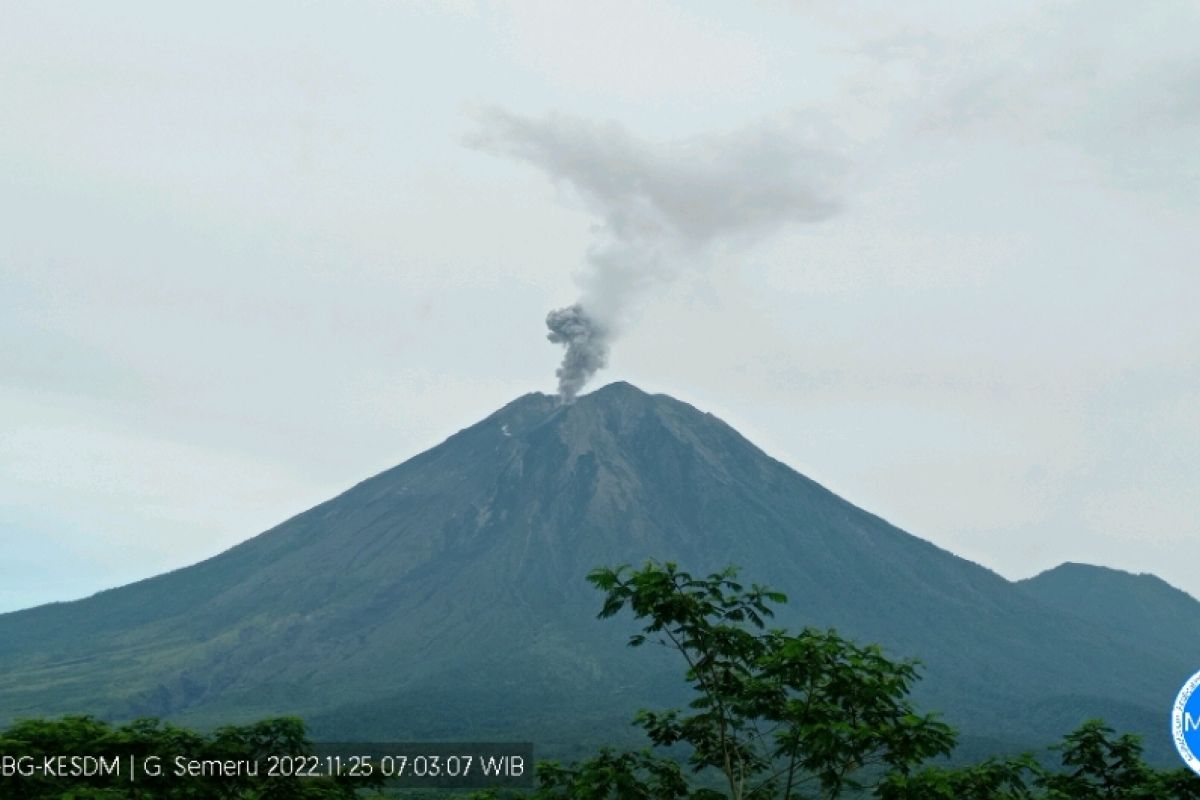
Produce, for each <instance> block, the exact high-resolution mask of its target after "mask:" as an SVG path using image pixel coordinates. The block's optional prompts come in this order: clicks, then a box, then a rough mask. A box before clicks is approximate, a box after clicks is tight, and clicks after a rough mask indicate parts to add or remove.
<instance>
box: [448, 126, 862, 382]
mask: <svg viewBox="0 0 1200 800" xmlns="http://www.w3.org/2000/svg"><path fill="white" fill-rule="evenodd" d="M817 138H818V136H817V134H816V133H815V131H814V130H813V129H812V128H811V127H810V126H804V125H801V124H798V123H795V122H793V123H791V124H762V125H758V126H754V127H750V128H746V129H743V130H740V131H737V132H734V133H729V134H722V135H710V136H702V137H696V138H691V139H686V140H682V141H674V142H663V143H659V142H649V141H645V140H641V139H638V138H636V137H634V136H633V135H631V134H630V133H629V132H628V131H626V130H625V128H623V127H622V126H620V125H618V124H616V123H612V122H596V121H590V120H582V119H577V118H574V117H568V116H562V115H551V116H548V117H546V118H543V119H531V118H527V117H522V116H519V115H516V114H512V113H510V112H507V111H504V110H501V109H490V110H488V111H486V112H484V113H483V114H481V115H480V119H479V128H478V130H477V131H476V132H475V133H474V134H473V135H471V136H470V137H469V138H468V140H467V141H468V144H469V145H470V146H473V147H475V148H477V149H480V150H483V151H486V152H489V153H493V154H497V155H503V156H508V157H512V158H516V159H518V160H520V161H524V162H526V163H528V164H532V165H533V166H536V167H538V168H539V169H541V170H542V171H543V172H545V173H546V174H547V176H549V177H550V178H551V179H552V180H553V181H554V182H555V183H557V184H559V185H561V186H563V187H565V188H567V189H568V190H569V191H570V192H571V193H572V194H574V195H575V196H576V197H578V198H579V200H581V201H582V202H583V204H584V205H585V206H586V207H587V208H588V209H589V210H590V211H591V212H592V213H593V214H595V215H596V216H597V217H598V218H599V220H600V223H599V225H598V226H597V227H596V232H595V241H594V242H593V243H592V245H591V247H590V248H589V250H588V252H587V268H586V269H585V271H584V272H583V273H582V274H581V276H580V283H581V296H580V299H579V301H578V303H576V304H574V305H573V306H570V307H568V308H565V309H560V310H559V311H556V312H552V314H551V317H550V318H551V319H562V318H563V316H562V315H563V314H566V313H567V312H572V315H573V316H575V317H578V316H579V315H580V314H583V315H585V316H586V317H589V318H590V319H591V320H593V321H594V322H595V323H597V325H598V326H599V329H600V330H603V331H605V332H606V333H605V335H604V336H602V337H600V338H599V339H597V338H595V337H594V336H593V337H589V343H590V345H591V346H593V347H597V348H599V352H606V351H607V346H608V340H609V339H610V338H611V337H612V336H613V335H614V334H615V333H616V332H617V331H619V329H620V327H621V325H622V324H623V323H625V322H627V316H628V312H629V310H630V307H631V304H632V303H633V301H634V300H635V299H636V298H637V297H638V296H639V295H640V294H642V293H643V292H644V291H645V290H646V289H647V288H648V287H649V286H652V285H654V284H655V283H659V282H664V281H669V280H670V279H671V278H673V277H674V276H675V275H677V274H678V273H679V271H680V270H683V269H687V268H693V267H694V266H695V265H698V264H699V263H701V261H702V256H703V255H704V251H705V250H706V249H707V248H708V247H709V246H710V245H713V244H714V243H717V242H723V243H731V244H734V245H745V244H748V243H750V242H753V241H755V240H757V239H759V238H761V237H764V236H767V235H769V234H770V233H771V232H773V231H774V230H776V229H778V228H780V227H782V226H784V225H786V224H794V223H812V222H818V221H820V220H824V219H827V218H829V217H831V216H833V215H834V214H835V213H836V212H837V211H838V207H839V204H838V201H837V199H836V198H837V191H836V187H837V185H838V183H839V179H840V177H841V175H842V173H843V171H844V169H843V167H844V162H843V160H842V159H841V158H840V157H838V156H836V155H834V154H833V153H832V152H831V151H830V150H829V149H822V148H821V147H819V146H817V144H816V140H817ZM553 332H554V331H553V330H552V333H553ZM551 340H552V341H556V342H562V343H565V341H564V340H563V339H562V338H561V337H559V338H557V339H556V338H554V337H553V336H552V337H551ZM576 355H577V354H576ZM567 358H568V359H572V353H571V351H570V349H568V353H567ZM575 363H576V364H578V361H575ZM590 363H591V364H594V365H596V366H595V368H596V369H598V368H599V366H601V365H603V363H604V359H592V360H590ZM566 369H567V364H566V363H565V362H564V366H563V368H562V369H560V377H561V374H562V372H563V371H564V370H566ZM568 371H569V372H570V374H571V375H572V376H573V378H572V387H573V389H572V390H570V391H569V392H567V391H564V392H563V396H564V397H567V396H568V395H569V396H573V393H574V391H577V390H578V388H580V387H581V386H582V384H583V383H584V382H586V380H587V378H588V377H590V375H591V372H587V373H586V374H583V375H580V373H578V371H577V370H575V369H570V370H568ZM592 371H594V370H592ZM580 378H581V379H580Z"/></svg>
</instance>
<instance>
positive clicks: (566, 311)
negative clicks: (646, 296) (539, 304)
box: [546, 303, 608, 403]
mask: <svg viewBox="0 0 1200 800" xmlns="http://www.w3.org/2000/svg"><path fill="white" fill-rule="evenodd" d="M546 327H547V328H549V329H550V333H548V334H547V335H546V338H547V339H549V340H550V341H552V342H554V343H555V344H561V345H564V346H565V347H566V348H567V352H566V353H565V354H564V355H563V360H562V365H561V366H559V368H558V370H557V371H556V372H555V373H554V374H555V375H557V376H558V396H559V397H561V398H562V399H563V402H566V403H570V402H571V401H573V400H574V399H575V395H577V394H579V390H580V389H582V388H583V385H584V384H585V383H587V381H588V378H590V377H592V375H594V374H596V372H597V371H599V370H601V369H603V368H604V365H605V363H607V361H608V341H607V339H608V334H607V331H605V329H604V327H603V326H602V325H600V324H599V323H598V322H596V320H594V319H592V318H591V317H589V316H588V314H587V312H586V311H584V310H583V306H582V305H580V304H579V303H576V304H575V305H573V306H567V307H566V308H560V309H558V310H557V311H551V312H550V313H549V314H547V315H546Z"/></svg>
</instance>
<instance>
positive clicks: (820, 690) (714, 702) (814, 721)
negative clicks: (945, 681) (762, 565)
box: [534, 562, 954, 800]
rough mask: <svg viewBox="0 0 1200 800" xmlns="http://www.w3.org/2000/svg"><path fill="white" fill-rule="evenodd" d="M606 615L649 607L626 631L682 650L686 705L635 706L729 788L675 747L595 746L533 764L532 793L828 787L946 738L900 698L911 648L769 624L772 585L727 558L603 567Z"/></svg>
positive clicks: (746, 794)
mask: <svg viewBox="0 0 1200 800" xmlns="http://www.w3.org/2000/svg"><path fill="white" fill-rule="evenodd" d="M588 580H589V581H590V582H591V583H592V584H593V585H594V586H596V588H598V589H600V590H601V591H602V592H604V593H605V598H604V603H603V606H602V608H601V611H600V615H599V616H600V617H601V618H607V617H612V616H614V615H616V614H617V613H619V612H620V611H622V610H624V609H629V610H631V611H632V612H633V615H634V617H635V618H636V619H638V620H643V621H644V623H645V624H644V626H643V627H642V630H641V632H640V633H638V634H635V635H634V636H632V637H631V638H630V640H629V644H630V645H632V646H634V647H640V646H643V645H645V644H647V643H657V644H660V645H662V646H665V647H668V648H671V649H672V650H674V651H676V652H677V653H679V655H680V656H681V657H682V659H683V660H684V662H685V664H686V670H687V671H686V680H687V682H688V683H689V684H690V685H691V687H692V689H693V690H694V693H695V696H694V699H693V700H692V701H691V703H690V704H689V706H688V708H687V710H679V709H673V710H667V711H646V710H644V711H641V712H639V714H638V716H637V717H636V719H635V722H636V724H638V725H639V726H640V727H642V728H643V729H644V730H645V732H646V734H647V735H648V737H649V739H650V741H651V742H652V743H653V744H654V745H655V746H657V747H661V748H671V747H674V746H676V745H680V744H682V745H684V746H686V747H687V749H688V750H689V751H690V755H689V757H688V764H689V765H690V766H691V768H692V771H693V772H695V773H702V774H711V773H713V772H714V771H715V773H716V774H718V775H720V776H721V783H722V784H723V785H724V787H725V790H726V792H727V795H725V794H722V793H718V792H716V791H715V790H713V789H709V788H691V786H690V785H689V783H688V781H687V780H685V777H684V776H683V775H682V773H680V771H679V769H678V766H677V765H675V763H674V761H673V760H671V759H669V758H666V757H663V756H656V755H654V754H652V753H651V752H650V751H645V752H642V753H638V754H624V755H618V754H615V753H612V752H608V751H606V752H603V753H601V754H600V755H599V756H597V757H596V758H594V759H590V760H588V761H585V762H583V763H582V764H580V765H579V766H577V767H574V768H563V767H562V766H560V765H558V764H550V765H545V766H543V767H542V769H541V771H540V772H539V776H540V781H541V788H540V789H539V791H538V792H537V793H535V795H534V796H535V797H537V798H540V799H543V800H550V799H551V798H589V799H590V800H600V799H601V798H609V797H618V798H622V800H623V799H624V798H633V797H646V798H650V797H654V798H659V797H661V798H683V797H687V798H691V799H692V800H703V799H704V798H718V797H723V796H728V797H729V798H733V800H765V798H777V797H778V798H784V800H790V799H791V798H797V797H800V796H801V795H800V792H801V790H802V789H804V790H807V789H810V788H815V790H816V791H817V793H818V796H819V797H822V798H836V797H840V796H842V795H843V793H844V792H846V791H847V790H850V789H860V788H862V786H863V785H864V784H863V781H864V779H869V778H876V777H878V776H880V775H882V774H883V773H884V772H885V771H888V770H890V771H897V772H901V773H903V772H905V771H907V770H909V769H911V768H912V767H914V766H915V765H917V764H920V763H921V762H923V761H924V760H926V759H927V758H930V757H932V756H936V755H944V754H946V753H948V752H949V751H950V749H951V747H952V746H953V744H954V737H953V734H952V732H951V730H950V728H949V727H948V726H946V725H945V724H943V723H941V722H940V721H938V720H937V719H936V718H935V717H934V716H932V715H918V714H917V713H916V712H915V711H914V710H913V708H912V706H911V704H910V703H909V702H908V692H909V690H910V688H911V686H912V684H913V682H914V681H915V680H916V679H917V671H916V666H915V665H914V664H913V663H911V662H894V661H891V660H889V659H888V658H886V657H885V656H884V655H883V653H882V651H881V650H880V649H879V648H878V647H874V646H868V647H859V646H857V645H855V644H853V643H851V642H849V641H847V640H845V639H843V638H842V637H840V636H839V635H838V634H837V633H836V632H835V631H832V630H828V631H818V630H812V629H808V630H805V631H802V632H801V633H800V634H798V635H790V634H788V633H787V632H785V631H783V630H778V629H770V630H768V629H766V624H765V620H766V619H767V618H769V617H771V616H773V612H772V610H771V604H773V603H783V602H786V601H787V598H786V597H785V596H784V595H782V594H780V593H779V592H774V591H771V590H769V589H767V588H765V587H762V586H758V585H751V586H750V587H749V588H746V587H744V586H743V585H742V584H741V583H739V582H738V581H737V572H736V570H735V569H734V568H732V567H730V568H728V569H726V570H724V571H723V572H719V573H715V574H712V575H708V576H707V577H703V578H696V577H693V576H692V575H691V574H689V573H687V572H683V571H681V570H680V569H679V568H678V567H677V566H676V565H675V564H672V563H665V564H659V563H656V562H649V563H647V564H646V565H645V566H644V567H642V568H641V569H638V570H632V569H630V568H629V567H618V568H616V569H610V568H601V569H597V570H594V571H593V572H592V573H590V574H589V575H588Z"/></svg>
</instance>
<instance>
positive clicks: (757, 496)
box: [0, 384, 1200, 766]
mask: <svg viewBox="0 0 1200 800" xmlns="http://www.w3.org/2000/svg"><path fill="white" fill-rule="evenodd" d="M651 553H653V554H656V555H659V556H661V557H662V558H663V559H664V560H670V561H674V562H676V563H679V564H685V565H687V566H688V567H689V568H690V569H692V571H693V572H695V573H696V574H707V573H709V572H714V571H718V570H720V569H721V568H722V567H723V566H724V565H725V564H728V563H736V564H740V565H742V566H743V568H744V569H745V574H747V575H752V576H753V577H754V578H755V580H757V581H759V582H761V583H768V584H770V585H772V586H775V587H777V588H779V589H782V590H784V591H786V592H787V594H788V597H789V603H788V604H787V605H785V606H782V607H779V608H778V609H777V617H776V620H775V621H774V622H773V623H772V624H777V625H779V626H781V627H785V628H788V629H790V630H793V631H798V630H801V628H802V627H803V626H805V625H816V626H819V627H822V628H827V627H833V628H836V629H837V631H838V632H839V634H840V635H842V636H844V637H846V638H849V639H851V640H853V641H857V642H876V643H879V644H880V645H881V646H882V647H883V648H884V651H885V653H886V654H887V655H888V656H889V657H895V658H903V657H919V658H920V659H921V662H922V669H921V674H922V680H921V681H920V683H918V684H917V685H916V686H915V687H914V693H913V701H914V703H916V704H917V705H918V706H919V707H921V708H931V709H938V710H939V711H941V712H942V713H943V714H944V715H945V720H946V721H947V722H950V723H951V724H953V725H954V726H955V727H956V728H957V729H958V730H959V731H960V733H961V736H960V739H959V744H958V747H957V749H956V750H955V758H956V759H962V760H979V759H982V758H983V757H985V756H987V755H989V754H993V753H1013V752H1020V751H1022V750H1024V749H1028V748H1031V747H1037V746H1039V745H1041V744H1043V743H1044V742H1050V741H1054V740H1055V739H1057V738H1058V737H1059V736H1061V735H1062V734H1063V732H1064V731H1067V730H1070V729H1071V728H1073V727H1074V726H1075V725H1077V724H1078V723H1079V721H1081V720H1082V719H1084V718H1086V717H1087V716H1098V717H1103V718H1104V719H1105V720H1107V721H1108V722H1109V723H1110V724H1111V725H1113V727H1115V728H1117V729H1118V730H1122V731H1134V732H1139V733H1142V734H1143V735H1145V736H1146V758H1147V760H1148V761H1150V762H1151V763H1154V764H1156V765H1159V766H1163V765H1169V764H1172V763H1175V762H1174V759H1175V755H1174V753H1173V752H1172V750H1171V746H1170V742H1169V741H1168V740H1167V737H1165V736H1162V735H1161V733H1162V731H1163V721H1162V706H1163V703H1164V698H1169V697H1171V696H1173V695H1174V693H1175V692H1176V691H1177V690H1178V688H1179V686H1180V685H1181V684H1182V683H1183V681H1185V680H1186V679H1187V677H1188V676H1189V675H1191V673H1192V672H1193V671H1195V669H1196V666H1197V664H1200V625H1198V624H1196V623H1195V622H1192V621H1194V620H1200V603H1197V601H1196V600H1195V599H1193V598H1190V597H1188V596H1186V595H1183V594H1182V593H1179V592H1177V591H1175V590H1172V589H1171V588H1170V587H1168V586H1166V585H1165V584H1162V583H1161V582H1156V581H1153V580H1150V579H1146V580H1141V579H1139V580H1133V581H1128V580H1122V579H1121V578H1122V576H1121V575H1120V574H1115V573H1111V572H1102V571H1098V570H1092V571H1080V572H1078V574H1075V573H1073V572H1071V571H1063V570H1056V571H1054V572H1053V573H1050V574H1047V575H1046V576H1044V577H1043V578H1040V579H1037V580H1035V581H1030V582H1024V583H1019V584H1018V583H1012V582H1010V581H1007V580H1005V579H1004V578H1002V577H1000V576H999V575H996V574H995V573H993V572H990V571H989V570H987V569H984V568H983V567H981V566H979V565H978V564H973V563H971V562H969V561H966V560H964V559H961V558H958V557H956V556H954V555H953V554H951V553H948V552H946V551H944V550H941V549H939V548H937V547H935V546H934V545H932V544H930V543H929V542H924V541H921V540H920V539H917V538H916V537H913V536H911V535H909V534H907V533H905V532H903V531H901V530H898V529H897V528H895V527H894V526H891V525H889V524H888V523H887V522H886V521H885V520H882V519H880V518H878V517H876V516H873V515H872V514H869V513H867V512H865V511H863V510H862V509H860V508H856V507H855V506H853V505H852V504H850V503H848V502H846V501H845V500H843V499H841V498H839V497H837V496H835V495H834V494H832V493H831V492H829V491H827V490H826V489H824V488H822V487H821V486H819V485H818V484H816V483H814V482H813V481H811V480H808V479H807V478H805V477H804V476H802V475H800V474H798V473H796V472H795V471H794V470H792V469H791V468H789V467H787V466H786V465H784V464H782V463H780V462H778V461H775V460H773V459H771V458H770V457H768V456H767V455H766V454H764V453H763V452H762V450H760V449H758V448H757V447H755V446H754V445H753V444H752V443H750V442H748V441H747V440H746V439H744V438H743V437H742V436H740V435H739V434H738V433H737V432H736V431H735V430H734V429H732V428H731V427H729V426H728V425H726V424H725V423H723V422H721V421H720V420H719V419H717V418H716V417H713V416H711V415H708V414H704V413H701V412H700V411H698V410H697V409H695V408H693V407H691V406H689V405H687V404H685V403H681V402H679V401H677V400H673V399H671V398H670V397H666V396H662V395H658V396H652V395H648V394H646V393H644V392H641V391H639V390H638V389H636V388H635V387H632V386H629V385H627V384H614V385H611V386H608V387H605V388H604V389H600V390H598V391H596V392H593V393H591V394H588V395H585V396H583V397H581V398H579V400H578V401H577V402H575V403H574V404H572V405H570V406H563V405H561V404H559V403H558V402H557V400H556V399H555V398H552V397H546V396H544V395H528V396H526V397H523V398H520V399H519V400H516V401H515V402H513V403H511V404H509V405H508V406H506V407H505V408H503V409H501V410H499V411H497V412H496V413H495V414H494V415H492V416H490V417H488V418H487V419H486V420H483V421H481V422H479V423H478V424H476V425H473V426H471V427H470V428H467V429H466V430H464V431H462V432H460V433H459V434H456V435H455V436H453V437H451V438H450V439H448V440H447V441H445V442H443V443H442V444H440V445H438V446H437V447H435V448H433V449H431V450H429V451H427V452H425V453H423V454H421V455H418V456H416V457H415V458H412V459H410V460H408V461H406V462H405V463H404V464H402V465H400V466H397V467H395V468H393V469H390V470H388V471H386V472H384V473H382V474H380V475H378V476H375V477H373V478H371V479H369V480H366V481H364V482H363V483H361V484H359V485H358V486H355V487H354V488H352V489H350V490H349V491H347V492H346V493H344V494H342V495H340V496H339V497H336V498H334V499H332V500H330V501H328V502H325V503H322V504H320V505H319V506H317V507H315V508H313V509H311V510H309V511H307V512H305V513H302V514H298V515H297V516H295V517H294V518H292V519H290V520H287V521H286V522H284V523H282V524H280V525H279V526H277V527H275V528H273V529H272V530H270V531H268V532H266V533H264V534H262V535H260V536H257V537H254V538H252V539H249V540H248V541H246V542H244V543H243V544H241V545H239V546H237V547H235V548H233V549H231V550H229V551H227V552H225V553H223V554H221V555H219V556H216V557H215V558H212V559H210V560H208V561H205V562H203V563H201V564H197V565H195V566H192V567H189V568H186V569H181V570H178V571H175V572H171V573H168V574H165V575H160V576H158V577H155V578H151V579H149V580H145V581H141V582H139V583H136V584H133V585H130V586H126V587H122V588H119V589H114V590H112V591H108V592H103V593H101V594H99V595H96V596H94V597H91V598H88V599H85V600H80V601H77V602H71V603H57V604H52V605H48V606H43V607H40V608H34V609H28V610H26V611H20V612H16V613H11V614H0V728H2V727H3V726H5V725H7V724H10V723H11V722H13V721H15V720H16V719H19V718H20V717H21V716H23V715H28V714H29V713H30V711H29V710H30V709H36V710H37V713H39V714H45V715H47V716H60V715H63V714H91V715H93V716H96V717H98V718H102V719H113V720H129V719H136V718H138V717H160V718H163V719H169V720H172V721H173V722H176V723H178V724H181V725H186V726H189V727H194V728H198V729H208V728H211V727H214V726H217V725H224V724H231V723H237V724H245V723H250V722H253V721H255V720H257V719H260V718H263V717H267V716H275V715H279V714H287V715H293V716H298V717H301V718H303V719H304V720H305V722H306V723H307V725H308V726H309V729H310V730H311V731H312V734H313V736H314V737H316V738H320V739H325V740H330V741H334V740H337V741H348V740H355V739H357V740H361V739H367V740H371V741H443V740H453V739H463V738H468V737H471V738H481V739H500V738H511V739H515V740H536V741H537V742H538V745H539V755H540V756H542V757H548V758H557V759H560V760H562V761H563V762H570V761H575V760H578V759H580V758H583V757H586V756H588V755H590V754H593V753H595V752H596V750H597V748H599V747H600V746H601V745H611V746H616V747H620V748H628V747H636V746H637V745H638V744H640V743H641V742H642V741H643V739H642V738H641V733H640V731H638V730H637V729H634V728H631V727H630V726H629V719H630V718H631V717H632V715H633V714H634V713H635V712H636V711H637V709H639V708H644V707H650V708H657V707H660V706H661V707H671V706H683V705H685V704H686V703H687V701H688V696H687V694H686V692H685V691H684V690H685V688H686V687H685V685H684V684H683V683H682V682H681V681H679V679H678V672H677V664H676V662H675V660H674V659H673V658H672V654H671V653H670V652H669V651H667V650H665V649H663V648H642V649H638V650H634V649H630V648H627V647H624V646H623V645H624V641H625V637H624V636H623V635H622V630H621V628H620V627H619V626H617V625H597V624H594V622H593V621H592V620H591V617H592V615H593V613H594V608H593V606H594V605H595V601H596V596H595V592H594V590H592V589H591V587H590V586H588V585H587V584H585V583H584V581H582V580H580V578H581V577H582V576H583V575H585V574H586V573H587V571H588V570H590V569H591V568H593V567H595V566H596V565H597V564H619V563H625V562H629V563H635V564H637V563H641V561H642V559H644V558H645V557H646V555H647V554H651ZM1129 577H1132V576H1129ZM1093 610H1098V611H1099V613H1096V614H1094V616H1093V614H1092V612H1093ZM631 676H636V677H635V678H632V677H631Z"/></svg>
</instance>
